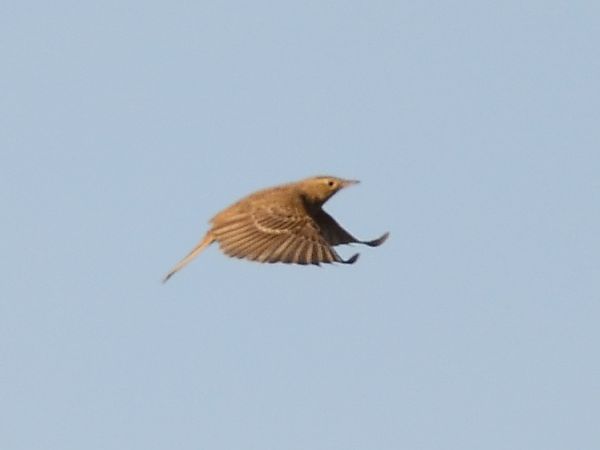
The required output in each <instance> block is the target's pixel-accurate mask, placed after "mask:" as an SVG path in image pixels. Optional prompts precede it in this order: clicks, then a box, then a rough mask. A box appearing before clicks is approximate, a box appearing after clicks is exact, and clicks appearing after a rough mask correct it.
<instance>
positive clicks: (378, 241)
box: [362, 231, 390, 247]
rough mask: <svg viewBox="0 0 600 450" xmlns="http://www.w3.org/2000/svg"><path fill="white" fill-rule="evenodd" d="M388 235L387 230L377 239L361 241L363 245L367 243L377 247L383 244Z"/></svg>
mask: <svg viewBox="0 0 600 450" xmlns="http://www.w3.org/2000/svg"><path fill="white" fill-rule="evenodd" d="M388 237H390V233H389V231H387V232H385V233H383V234H382V235H381V236H380V237H378V238H377V239H373V240H372V241H365V242H362V243H363V244H365V245H368V246H369V247H379V246H380V245H381V244H383V243H384V242H385V241H386V240H387V238H388Z"/></svg>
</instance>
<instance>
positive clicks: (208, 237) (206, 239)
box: [162, 231, 215, 283]
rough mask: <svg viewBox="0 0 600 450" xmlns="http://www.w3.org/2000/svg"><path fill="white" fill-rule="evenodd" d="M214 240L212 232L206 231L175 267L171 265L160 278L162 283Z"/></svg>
mask: <svg viewBox="0 0 600 450" xmlns="http://www.w3.org/2000/svg"><path fill="white" fill-rule="evenodd" d="M214 241H215V238H214V236H213V235H212V233H211V232H210V231H209V232H208V233H206V235H205V236H204V237H203V238H202V240H201V241H200V242H199V243H198V245H196V246H195V247H194V248H193V249H192V251H191V252H189V253H188V254H187V256H186V257H185V258H183V259H182V260H181V261H179V262H178V263H177V265H176V266H175V267H173V268H172V269H171V271H170V272H169V273H168V274H167V275H165V277H164V278H163V280H162V281H163V283H166V282H167V281H169V278H171V277H172V276H173V275H175V273H176V272H178V271H179V270H181V269H183V268H184V267H185V266H187V265H188V264H189V262H190V261H191V260H192V259H194V258H195V257H196V256H198V255H199V254H200V252H201V251H202V250H204V249H205V248H206V247H208V246H209V245H210V244H212V243H213V242H214Z"/></svg>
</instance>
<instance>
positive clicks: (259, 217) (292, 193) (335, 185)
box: [163, 177, 388, 281]
mask: <svg viewBox="0 0 600 450" xmlns="http://www.w3.org/2000/svg"><path fill="white" fill-rule="evenodd" d="M356 183H357V182H356V181H350V180H342V179H340V178H335V177H313V178H308V179H306V180H302V181H298V182H296V183H289V184H284V185H281V186H276V187H272V188H269V189H263V190H261V191H257V192H255V193H253V194H250V195H248V196H247V197H244V198H243V199H241V200H239V201H238V202H236V203H234V204H233V205H231V206H229V207H228V208H226V209H224V210H223V211H221V212H219V213H218V214H217V215H215V216H214V217H213V218H212V219H211V221H210V223H211V228H210V230H209V231H208V232H207V233H206V235H205V236H204V238H203V239H202V240H201V241H200V243H199V244H198V245H197V246H196V247H195V248H194V249H193V250H192V251H191V252H190V253H189V254H188V255H187V256H186V257H185V258H183V259H182V260H181V261H180V262H179V263H178V264H177V265H176V266H175V267H174V268H173V269H172V270H171V271H170V272H169V273H168V274H167V276H166V277H165V278H164V280H163V281H167V280H168V279H169V278H170V277H171V276H172V275H173V274H175V272H177V271H178V270H180V269H181V268H183V267H184V266H185V265H187V264H188V263H189V262H190V261H191V260H192V259H194V258H195V257H196V256H197V255H198V254H199V253H200V252H201V251H202V250H203V249H204V248H206V247H207V246H208V245H210V244H212V243H213V242H215V241H216V242H218V243H219V246H220V248H221V250H222V251H223V252H224V253H225V254H227V255H229V256H232V257H236V258H245V259H249V260H253V261H258V262H269V263H275V262H283V263H296V264H315V265H319V264H321V263H333V262H340V263H347V264H351V263H353V262H355V261H356V259H357V258H358V254H355V255H354V256H352V257H351V258H350V259H348V260H344V259H342V258H341V257H340V256H339V255H338V254H337V253H336V251H335V250H334V249H333V248H332V247H333V246H335V245H340V244H351V243H361V244H366V245H369V246H372V247H376V246H378V245H381V244H382V243H383V242H384V241H385V240H386V239H387V237H388V233H385V234H384V235H382V236H381V237H379V238H378V239H375V240H372V241H360V240H358V239H356V238H355V237H354V236H352V235H351V234H350V233H348V232H347V231H346V230H344V229H343V228H342V227H341V226H340V225H339V224H338V223H337V222H336V221H335V220H334V219H333V218H332V217H331V216H330V215H329V214H327V213H326V212H325V211H323V209H322V205H323V203H325V202H326V201H327V200H328V199H329V198H330V197H331V196H332V195H334V194H335V193H336V192H337V191H339V190H340V189H342V188H344V187H346V186H349V185H352V184H356Z"/></svg>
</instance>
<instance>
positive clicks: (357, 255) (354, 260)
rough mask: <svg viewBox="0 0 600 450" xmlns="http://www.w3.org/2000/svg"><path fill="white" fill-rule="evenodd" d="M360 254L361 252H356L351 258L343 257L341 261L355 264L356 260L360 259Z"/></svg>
mask: <svg viewBox="0 0 600 450" xmlns="http://www.w3.org/2000/svg"><path fill="white" fill-rule="evenodd" d="M359 256H360V253H355V254H354V255H352V256H351V257H350V258H348V259H346V260H343V259H342V260H341V261H340V262H341V263H344V264H354V263H355V262H356V260H357V259H358V257H359Z"/></svg>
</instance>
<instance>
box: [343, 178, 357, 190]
mask: <svg viewBox="0 0 600 450" xmlns="http://www.w3.org/2000/svg"><path fill="white" fill-rule="evenodd" d="M358 183H360V181H359V180H344V181H342V187H343V188H345V187H348V186H353V185H355V184H358Z"/></svg>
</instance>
